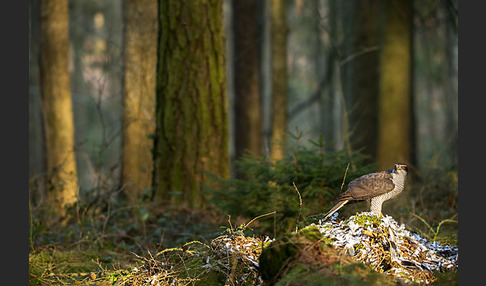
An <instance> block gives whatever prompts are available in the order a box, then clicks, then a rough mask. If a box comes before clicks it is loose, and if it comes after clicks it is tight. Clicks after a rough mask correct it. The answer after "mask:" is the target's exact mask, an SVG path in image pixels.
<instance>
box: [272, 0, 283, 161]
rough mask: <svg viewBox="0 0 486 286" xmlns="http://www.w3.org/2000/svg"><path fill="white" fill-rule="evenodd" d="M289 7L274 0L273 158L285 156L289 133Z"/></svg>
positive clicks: (280, 1)
mask: <svg viewBox="0 0 486 286" xmlns="http://www.w3.org/2000/svg"><path fill="white" fill-rule="evenodd" d="M286 10H287V8H286V5H285V1H284V0H273V1H272V8H271V14H272V16H271V20H272V25H271V35H272V43H271V45H272V142H271V144H272V145H271V146H272V147H271V154H272V155H271V156H272V159H273V160H278V159H281V158H282V157H283V154H284V151H285V148H286V133H287V20H286V17H287V13H286V12H287V11H286Z"/></svg>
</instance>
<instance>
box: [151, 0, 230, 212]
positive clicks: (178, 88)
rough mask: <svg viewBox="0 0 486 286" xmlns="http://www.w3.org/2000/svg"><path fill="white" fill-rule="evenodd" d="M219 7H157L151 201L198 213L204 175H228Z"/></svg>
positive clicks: (184, 3) (172, 3)
mask: <svg viewBox="0 0 486 286" xmlns="http://www.w3.org/2000/svg"><path fill="white" fill-rule="evenodd" d="M222 7H223V5H222V1H207V0H206V1H203V0H199V1H166V0H164V1H161V3H160V37H159V58H158V71H157V124H158V125H157V142H156V151H157V153H156V183H157V197H158V198H159V199H171V200H172V201H173V202H176V203H182V202H184V203H187V204H189V205H190V206H192V207H199V206H201V203H202V201H203V197H202V194H201V190H202V188H203V185H204V184H207V183H209V181H208V177H207V174H208V173H215V174H217V175H219V176H222V177H228V175H229V154H228V126H227V98H226V73H225V43H224V37H223V33H224V32H223V10H222Z"/></svg>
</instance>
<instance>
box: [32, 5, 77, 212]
mask: <svg viewBox="0 0 486 286" xmlns="http://www.w3.org/2000/svg"><path fill="white" fill-rule="evenodd" d="M40 15H41V17H40V24H41V29H40V32H41V34H40V40H41V44H40V86H41V98H42V110H43V115H44V116H43V122H44V125H43V127H44V135H45V137H44V138H45V143H44V148H45V152H46V153H45V163H46V172H47V180H46V183H47V184H46V190H47V196H46V198H47V205H48V206H49V207H50V208H51V209H52V210H53V215H54V217H57V218H59V217H63V216H65V208H66V207H68V206H69V205H72V204H73V203H75V202H76V201H77V195H78V179H77V171H76V158H75V153H74V122H73V109H72V98H71V86H70V82H71V79H70V76H69V66H68V62H69V54H68V51H69V7H68V2H67V0H47V1H42V2H41V5H40Z"/></svg>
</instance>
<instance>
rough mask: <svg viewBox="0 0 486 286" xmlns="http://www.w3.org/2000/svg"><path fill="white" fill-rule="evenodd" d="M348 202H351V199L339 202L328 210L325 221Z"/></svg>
mask: <svg viewBox="0 0 486 286" xmlns="http://www.w3.org/2000/svg"><path fill="white" fill-rule="evenodd" d="M347 202H349V200H344V201H340V202H339V203H337V204H336V205H335V206H334V207H333V208H332V209H331V210H330V211H328V212H327V214H326V216H325V217H324V219H323V221H325V220H327V219H328V218H329V217H330V216H332V215H333V214H334V213H335V212H337V211H338V210H339V209H340V208H342V207H343V206H344V205H345V204H346V203H347Z"/></svg>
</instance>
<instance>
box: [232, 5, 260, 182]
mask: <svg viewBox="0 0 486 286" xmlns="http://www.w3.org/2000/svg"><path fill="white" fill-rule="evenodd" d="M257 28H258V27H257V6H256V1H255V0H233V29H234V33H233V36H234V49H235V51H234V65H235V69H234V75H235V80H234V85H235V106H234V108H235V153H236V158H240V157H241V156H242V155H243V154H244V153H245V152H247V151H249V152H251V153H253V154H255V155H261V154H262V147H263V146H262V120H261V107H260V91H259V77H260V76H259V74H260V72H259V68H258V45H257V43H258V41H257ZM236 174H237V176H240V175H239V172H238V170H237V171H236Z"/></svg>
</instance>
